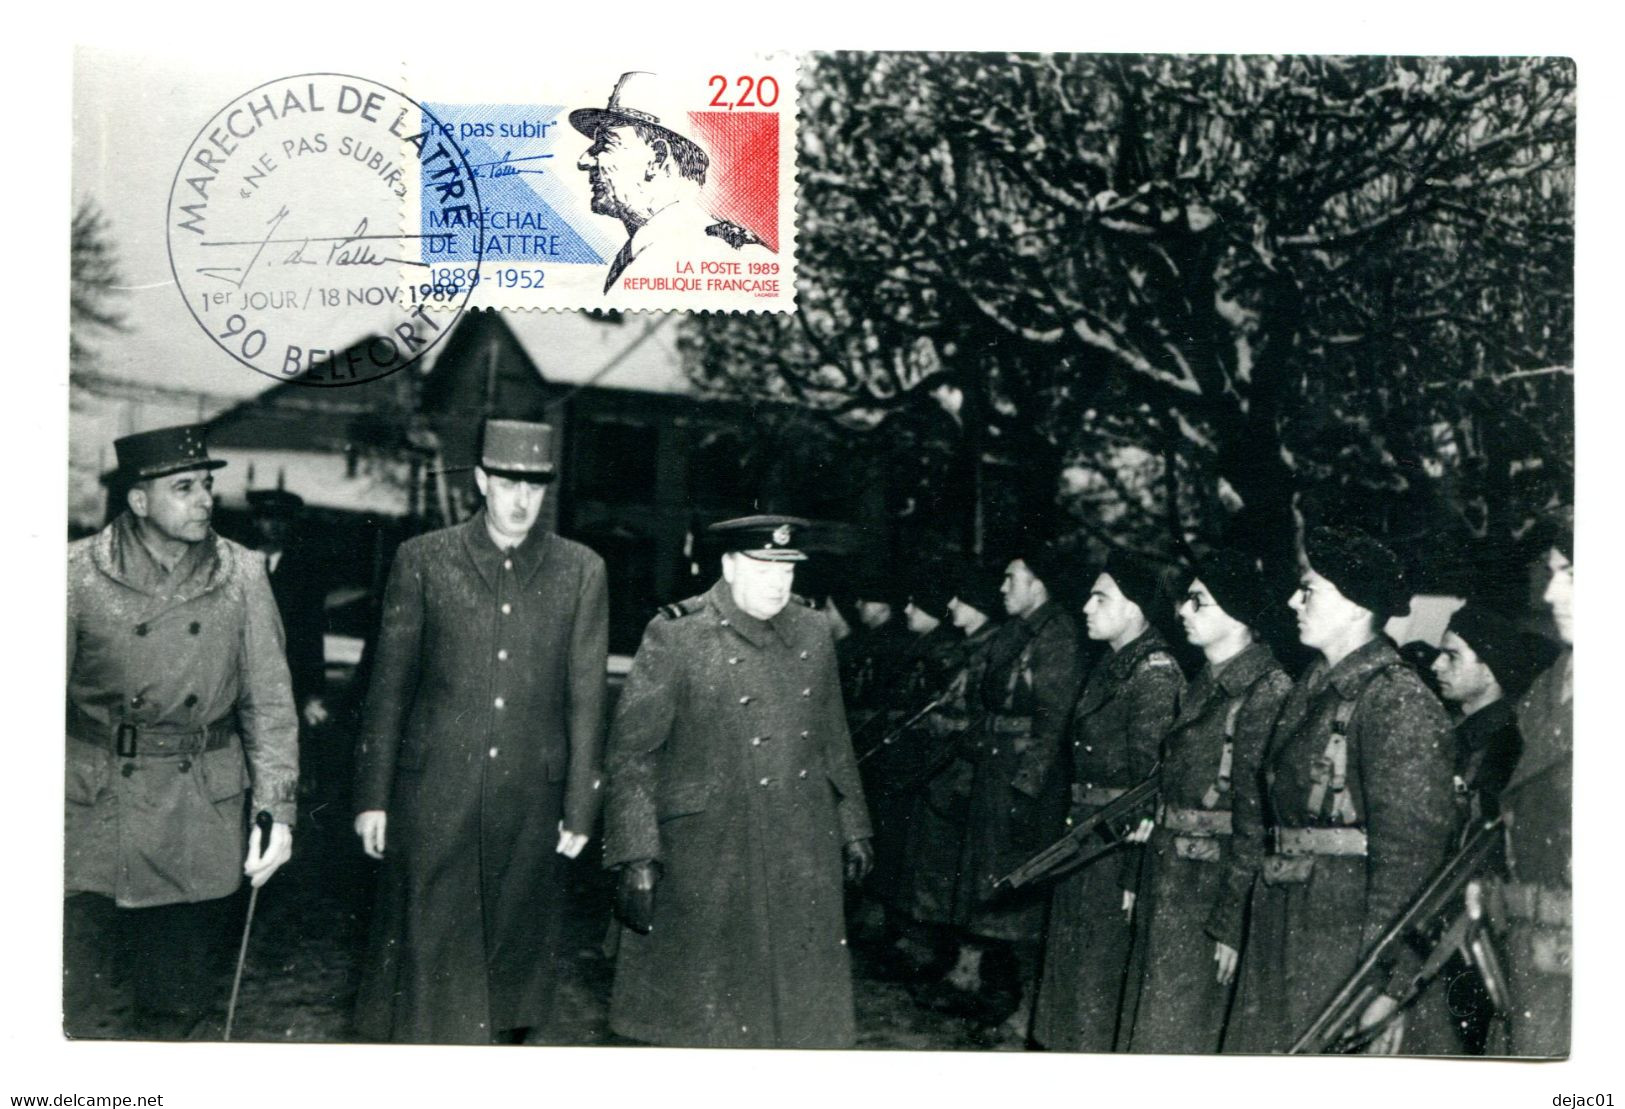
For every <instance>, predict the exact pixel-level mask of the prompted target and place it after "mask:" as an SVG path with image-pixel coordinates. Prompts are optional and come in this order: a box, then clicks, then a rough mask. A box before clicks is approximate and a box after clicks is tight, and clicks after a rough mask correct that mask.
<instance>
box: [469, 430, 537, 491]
mask: <svg viewBox="0 0 1625 1109" xmlns="http://www.w3.org/2000/svg"><path fill="white" fill-rule="evenodd" d="M480 468H481V469H483V470H484V471H485V472H486V473H488V474H500V475H502V476H503V477H511V478H519V479H521V480H523V481H543V482H545V481H552V480H553V478H554V476H555V475H554V473H553V428H552V426H551V425H549V424H542V423H532V422H530V421H528V420H495V419H488V420H486V421H485V435H484V441H483V443H482V445H481V447H480Z"/></svg>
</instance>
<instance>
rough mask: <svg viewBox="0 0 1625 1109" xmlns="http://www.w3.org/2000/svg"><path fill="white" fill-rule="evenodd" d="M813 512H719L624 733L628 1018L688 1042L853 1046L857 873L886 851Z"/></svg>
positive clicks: (617, 751) (610, 801)
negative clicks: (802, 542)
mask: <svg viewBox="0 0 1625 1109" xmlns="http://www.w3.org/2000/svg"><path fill="white" fill-rule="evenodd" d="M804 526H805V521H802V520H798V519H796V518H794V517H784V516H753V517H745V518H743V519H740V520H733V521H727V522H724V523H721V524H716V525H713V527H712V529H711V531H712V533H713V534H714V535H717V536H719V537H721V538H722V539H723V540H724V541H725V543H726V545H727V547H728V551H727V553H726V554H724V555H723V556H722V578H721V580H719V581H718V582H717V583H716V584H715V585H714V586H712V588H711V589H710V590H709V591H707V592H706V593H705V594H703V595H701V596H698V597H693V598H690V599H689V600H686V601H681V602H679V603H677V604H673V605H667V606H665V607H664V608H663V609H661V611H660V612H659V614H658V615H656V616H655V618H654V619H653V620H651V621H650V622H649V626H648V628H647V629H646V630H645V631H644V634H643V642H642V644H641V645H640V646H639V647H638V653H637V657H636V658H635V659H634V660H633V663H632V670H631V673H630V674H629V675H628V676H627V682H626V688H625V690H624V691H623V692H622V694H621V700H620V704H619V707H618V708H617V710H616V715H615V723H614V726H613V728H612V729H611V733H610V741H609V751H608V756H607V767H606V769H607V771H608V782H607V789H608V798H607V801H606V810H605V828H604V865H605V866H607V867H610V868H612V869H616V870H618V871H620V874H619V890H618V894H617V913H618V915H619V916H620V918H621V920H622V921H623V923H624V924H625V925H626V927H625V928H623V929H622V930H621V933H620V947H619V953H618V957H617V962H616V966H615V986H614V991H613V995H612V999H611V1002H610V1026H611V1028H613V1029H614V1031H615V1032H617V1033H618V1034H620V1035H622V1036H627V1037H630V1038H632V1039H636V1040H643V1041H646V1042H649V1043H657V1044H666V1045H671V1046H683V1047H826V1048H829V1047H850V1046H852V1044H853V1042H854V1039H855V1028H854V1016H853V1007H852V979H851V970H850V964H849V959H848V951H847V946H846V933H845V921H844V916H843V911H844V909H843V896H842V894H843V890H842V873H843V862H844V869H845V877H846V879H847V880H848V881H861V880H862V878H863V877H864V876H865V875H866V874H867V872H868V870H869V867H870V866H871V865H872V863H873V851H872V850H871V848H870V846H869V837H870V825H869V816H868V812H867V810H866V809H865V806H864V800H863V788H862V786H861V784H860V782H859V778H858V772H857V767H856V766H855V764H854V760H853V755H852V746H851V740H850V738H849V737H848V735H847V729H846V715H845V712H844V710H843V707H842V704H841V690H840V685H839V681H838V679H837V676H836V666H835V648H834V643H833V641H832V639H831V637H830V633H829V626H828V624H827V623H826V622H825V620H824V618H823V617H822V616H820V615H819V614H818V613H816V612H812V611H809V610H808V609H807V608H805V607H804V606H803V605H801V604H799V603H797V602H796V600H795V599H794V598H793V596H792V594H791V592H790V586H791V581H792V577H793V574H794V568H795V563H796V562H797V561H799V560H800V559H801V558H802V557H804V556H803V555H802V553H801V552H800V550H798V548H797V545H796V533H797V532H798V531H800V530H801V529H802V528H803V527H804Z"/></svg>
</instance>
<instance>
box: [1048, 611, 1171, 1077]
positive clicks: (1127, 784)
mask: <svg viewBox="0 0 1625 1109" xmlns="http://www.w3.org/2000/svg"><path fill="white" fill-rule="evenodd" d="M1184 688H1185V676H1184V674H1183V673H1181V672H1180V669H1179V663H1178V662H1176V661H1175V659H1174V656H1173V654H1172V653H1170V652H1169V650H1168V646H1167V644H1166V643H1165V642H1164V641H1163V638H1162V636H1161V634H1160V633H1158V632H1157V630H1156V629H1155V628H1147V629H1146V630H1145V631H1144V632H1142V633H1141V634H1140V635H1139V636H1138V637H1137V638H1136V639H1135V640H1134V641H1133V642H1131V643H1128V644H1126V645H1125V646H1123V647H1122V648H1121V649H1120V650H1117V651H1113V652H1112V653H1111V654H1109V655H1104V656H1102V657H1101V659H1100V661H1099V662H1097V663H1096V664H1095V668H1094V670H1093V671H1092V672H1091V673H1090V675H1089V683H1088V685H1087V686H1085V687H1084V691H1083V695H1082V696H1081V697H1080V698H1078V704H1077V707H1076V708H1075V709H1074V710H1073V713H1072V725H1071V728H1070V731H1069V733H1068V734H1069V737H1070V744H1069V754H1070V756H1071V758H1070V765H1071V768H1072V795H1073V800H1072V804H1071V807H1070V810H1069V818H1070V819H1072V820H1081V819H1084V818H1086V817H1088V816H1091V815H1093V814H1094V812H1095V811H1096V810H1098V809H1099V808H1100V807H1101V806H1102V805H1103V804H1105V803H1107V801H1108V800H1110V798H1111V796H1113V795H1116V794H1119V793H1121V792H1123V791H1124V790H1126V789H1129V788H1131V787H1133V786H1135V785H1138V784H1139V783H1140V782H1141V781H1143V780H1144V779H1145V778H1146V777H1147V776H1148V775H1150V774H1151V772H1152V770H1153V769H1154V768H1155V767H1156V764H1157V758H1158V753H1159V752H1160V750H1161V748H1162V740H1163V737H1164V736H1165V735H1167V733H1168V729H1169V727H1170V726H1172V724H1173V722H1174V716H1175V714H1176V713H1177V712H1178V710H1179V696H1180V693H1181V691H1182V690H1183V689H1184ZM1146 815H1148V816H1149V815H1150V810H1149V809H1148V810H1147V812H1146ZM1092 842H1093V843H1099V842H1101V840H1100V839H1099V838H1097V839H1095V840H1093V841H1092ZM1138 880H1139V849H1138V848H1132V847H1129V848H1122V849H1120V850H1119V851H1118V852H1117V855H1116V857H1115V858H1113V857H1107V858H1104V859H1101V860H1099V861H1098V862H1096V863H1094V864H1092V865H1090V866H1086V867H1084V868H1083V869H1082V870H1079V871H1078V872H1077V873H1075V874H1072V875H1070V876H1068V877H1066V878H1063V879H1061V881H1060V882H1059V883H1058V884H1057V885H1056V886H1055V889H1054V892H1053V893H1052V894H1051V896H1050V915H1049V932H1048V935H1047V936H1046V938H1045V941H1044V969H1043V975H1042V977H1041V979H1040V982H1039V987H1038V1001H1037V1006H1036V1008H1035V1009H1034V1013H1033V1026H1032V1031H1033V1038H1034V1039H1035V1040H1037V1041H1038V1042H1039V1043H1041V1044H1043V1045H1044V1046H1046V1047H1048V1048H1050V1049H1051V1050H1054V1051H1111V1050H1112V1049H1113V1045H1114V1044H1115V1043H1116V1040H1117V1025H1118V1012H1119V1009H1120V1008H1121V1007H1122V1003H1123V985H1124V979H1125V977H1126V974H1127V971H1128V959H1129V938H1130V931H1129V918H1128V916H1127V915H1126V914H1125V913H1124V912H1123V894H1124V893H1125V892H1133V891H1135V890H1136V889H1137V887H1138Z"/></svg>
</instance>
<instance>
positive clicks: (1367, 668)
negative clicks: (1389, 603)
mask: <svg viewBox="0 0 1625 1109" xmlns="http://www.w3.org/2000/svg"><path fill="white" fill-rule="evenodd" d="M1322 661H1323V662H1324V660H1322ZM1403 662H1404V660H1403V659H1401V658H1400V657H1399V652H1398V651H1396V650H1394V648H1393V644H1391V643H1389V642H1388V640H1387V638H1386V637H1384V636H1381V635H1379V636H1377V638H1375V639H1373V640H1372V641H1371V642H1370V643H1367V644H1366V645H1365V646H1364V647H1361V648H1360V649H1359V650H1357V651H1354V652H1353V653H1352V654H1350V655H1349V656H1348V657H1347V658H1345V659H1344V660H1343V661H1342V662H1339V663H1338V664H1337V665H1336V666H1334V667H1332V670H1331V673H1330V674H1329V675H1327V680H1328V681H1330V682H1331V683H1332V684H1333V685H1334V686H1336V687H1337V692H1338V694H1339V695H1340V696H1342V697H1343V699H1344V700H1352V699H1353V698H1355V697H1357V696H1359V694H1360V690H1362V689H1364V688H1365V683H1366V681H1367V680H1368V679H1369V678H1370V677H1371V675H1372V674H1374V673H1375V672H1376V671H1378V670H1381V669H1384V668H1385V667H1389V666H1393V665H1396V664H1403Z"/></svg>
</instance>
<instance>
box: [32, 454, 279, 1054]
mask: <svg viewBox="0 0 1625 1109" xmlns="http://www.w3.org/2000/svg"><path fill="white" fill-rule="evenodd" d="M114 447H115V449H116V450H117V452H118V461H119V476H120V478H121V479H122V480H121V484H127V485H128V486H129V487H130V489H129V493H128V494H127V501H128V510H127V511H125V512H123V513H121V514H120V515H119V516H118V518H117V519H115V520H114V521H113V522H112V523H111V524H109V525H108V526H107V527H105V528H103V529H102V530H101V531H100V532H99V533H97V534H96V535H93V536H90V537H88V538H86V539H81V540H79V541H78V542H77V543H74V544H72V545H71V546H70V547H69V548H68V627H67V632H68V670H67V673H68V688H67V709H68V719H67V747H66V755H67V780H66V785H67V796H66V806H65V807H66V826H65V841H64V846H65V849H66V859H65V861H66V875H65V890H64V892H65V900H64V904H63V972H64V974H63V978H64V990H63V994H64V996H63V1001H64V1005H63V1009H64V1012H65V1020H64V1026H65V1029H66V1031H67V1033H68V1034H69V1035H70V1036H99V1035H121V1034H125V1033H127V1032H133V1033H134V1034H135V1035H137V1036H140V1037H143V1038H154V1039H177V1038H184V1037H186V1036H187V1035H188V1034H189V1033H190V1032H191V1031H192V1030H193V1029H194V1028H195V1027H196V1026H197V1025H198V1023H199V1022H200V1020H201V1019H202V1018H204V1017H205V1016H206V1015H207V1013H208V1011H209V1009H210V1008H211V1007H212V1006H213V1004H214V1003H215V1001H216V1000H217V997H216V993H217V990H218V984H219V975H218V973H217V972H218V971H219V969H220V967H219V966H218V956H219V955H220V953H221V952H222V951H223V950H224V948H225V947H226V946H227V945H228V944H229V940H230V936H231V934H232V932H233V929H234V927H235V922H234V921H232V920H231V919H230V918H229V914H228V913H227V912H226V909H227V907H228V906H229V904H230V901H229V897H230V895H231V894H233V893H235V892H236V891H237V889H238V888H239V887H240V886H241V884H242V880H243V875H244V873H245V872H246V873H247V874H248V875H249V877H250V878H251V879H252V881H253V883H254V885H255V886H259V885H263V884H264V883H265V881H266V880H267V879H269V878H270V877H271V875H272V874H274V873H275V872H276V870H277V868H278V867H280V866H281V865H282V864H283V863H284V862H286V861H287V859H288V857H289V855H290V854H291V852H292V849H293V833H292V828H293V823H294V810H295V806H296V800H297V795H298V778H299V754H298V742H299V741H298V722H297V720H296V718H295V716H294V708H293V695H292V693H291V691H290V688H289V681H288V664H287V662H286V661H285V660H284V658H283V648H282V624H281V622H280V621H279V620H278V618H277V611H276V602H275V601H273V600H272V599H271V587H270V585H269V584H268V583H267V582H266V579H265V562H264V560H263V559H261V558H260V557H259V556H258V555H257V554H255V553H254V552H252V551H249V550H247V549H246V548H244V547H241V546H239V545H238V544H236V543H233V542H232V541H231V540H229V539H226V538H224V537H222V536H220V535H217V534H216V533H215V532H214V530H213V528H212V527H211V526H210V522H211V519H212V516H213V512H214V496H213V493H212V482H213V479H212V478H211V477H210V472H211V471H213V470H215V469H218V468H219V467H221V466H224V465H225V463H224V462H222V461H220V460H219V459H211V458H209V455H208V450H207V447H206V446H205V443H204V435H203V429H202V428H201V427H192V426H187V427H172V428H162V429H159V430H157V431H149V432H144V433H142V434H139V435H130V436H126V437H125V438H123V439H120V440H118V441H117V442H116V443H114ZM250 789H251V790H252V793H253V808H254V811H256V812H258V811H260V810H264V811H267V812H269V813H270V814H271V817H272V819H273V821H274V824H273V827H272V832H271V835H270V838H269V843H268V845H267V846H266V848H265V850H264V852H263V853H262V852H261V850H260V837H259V836H255V837H254V839H253V843H251V844H250V843H249V842H248V840H247V836H246V827H247V822H246V820H245V815H246V814H245V812H244V808H243V794H244V792H245V791H247V790H250ZM245 860H246V861H245ZM129 994H133V1006H134V1012H133V1026H132V1025H126V1024H122V1023H121V1021H120V1013H119V1010H120V1009H121V1008H122V1007H123V1006H124V1005H125V1004H126V1003H127V1002H128V1001H129V1000H132V999H131V998H129V997H128V995H129Z"/></svg>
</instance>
